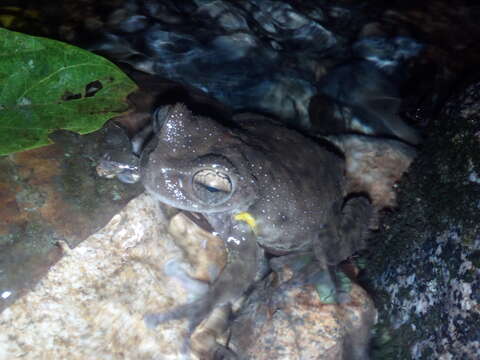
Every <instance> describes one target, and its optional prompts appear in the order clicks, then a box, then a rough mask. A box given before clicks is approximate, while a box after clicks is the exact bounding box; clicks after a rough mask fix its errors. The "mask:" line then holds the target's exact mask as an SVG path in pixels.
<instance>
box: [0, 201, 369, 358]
mask: <svg viewBox="0 0 480 360" xmlns="http://www.w3.org/2000/svg"><path fill="white" fill-rule="evenodd" d="M63 247H64V250H65V252H66V255H65V256H64V257H63V258H62V259H61V260H60V261H59V262H58V263H57V264H56V265H55V266H53V267H52V268H51V269H50V271H49V273H48V274H47V276H46V277H45V278H44V279H43V280H42V281H41V282H40V283H39V284H38V285H37V286H36V287H35V288H34V289H33V290H32V291H31V292H30V293H28V294H27V295H26V296H24V297H23V298H21V299H19V300H18V301H17V302H16V303H15V304H13V305H12V306H11V307H9V308H8V309H6V310H5V311H4V312H3V313H2V314H0V360H3V359H5V360H7V359H8V360H10V359H16V358H22V359H35V360H37V359H49V360H50V359H69V360H71V359H72V360H75V359H82V360H83V359H102V360H103V359H162V360H164V359H165V360H168V359H180V360H181V359H187V358H190V359H198V357H196V356H195V355H194V356H191V357H188V356H187V355H186V354H184V353H182V349H184V345H185V334H186V330H187V321H186V320H175V321H170V322H167V323H164V324H161V325H159V326H158V327H157V328H155V329H150V328H148V327H146V326H145V323H144V320H143V317H144V315H145V314H147V313H152V312H153V313H158V312H163V311H166V310H168V309H171V308H172V307H174V306H176V305H180V304H184V303H185V302H188V301H192V300H193V299H195V298H198V297H199V296H202V295H203V294H204V293H205V292H206V290H207V282H209V281H212V279H213V277H214V276H216V274H217V273H218V272H219V271H220V270H221V268H222V267H223V265H224V262H225V258H226V257H225V250H224V248H223V244H222V242H221V241H220V240H219V239H218V238H215V237H213V236H211V235H210V234H209V233H208V232H206V231H204V230H201V229H200V228H198V227H196V226H193V222H192V221H191V220H190V219H189V218H187V217H186V216H185V215H183V214H182V213H178V214H176V215H175V216H173V217H172V218H171V219H170V220H167V218H166V217H165V215H164V212H163V211H162V210H161V209H160V208H159V207H158V206H157V205H156V204H155V203H154V202H153V201H152V200H151V198H150V197H148V196H147V195H141V196H139V197H138V198H136V199H134V200H133V201H131V202H130V203H129V204H128V206H127V207H126V208H125V209H124V211H122V212H121V213H120V214H118V215H116V216H115V217H114V218H113V219H112V220H111V221H110V223H109V224H108V225H107V226H106V227H105V228H104V229H102V230H101V231H100V232H98V233H97V234H95V235H92V236H91V237H89V238H88V239H86V240H85V241H84V242H82V243H81V244H80V245H79V246H77V247H76V248H75V249H73V250H71V249H69V248H68V247H67V246H66V245H63ZM272 276H273V275H272ZM193 278H195V279H193ZM275 291H277V295H276V296H277V297H278V296H280V297H281V298H282V299H288V301H286V302H285V303H284V304H285V307H282V309H279V310H278V311H276V312H275V313H274V314H272V315H271V316H270V317H268V316H267V315H266V313H265V311H266V310H268V308H267V307H265V308H261V307H260V308H259V311H263V315H262V316H259V317H258V318H255V319H254V320H255V321H251V322H246V323H244V324H243V325H242V329H243V331H245V332H246V333H248V334H249V335H251V336H252V337H251V338H250V339H251V340H252V339H255V341H251V342H250V343H248V350H247V347H244V348H242V352H243V351H247V352H248V353H249V354H250V355H252V354H255V356H253V355H252V357H251V358H252V359H293V358H295V356H300V355H298V354H304V352H301V353H299V352H298V351H299V350H298V349H299V346H300V348H305V350H304V351H314V352H312V354H315V356H310V357H308V356H307V357H302V359H303V358H305V359H342V356H343V351H344V349H345V347H344V346H343V344H344V343H345V342H348V343H351V342H352V341H360V343H362V342H365V341H366V340H365V339H367V340H368V331H366V330H365V329H366V325H365V324H367V323H368V324H370V323H369V321H370V322H371V316H372V311H374V310H372V309H373V307H372V306H373V305H372V303H371V300H370V299H369V298H368V296H367V295H366V293H365V292H364V291H363V290H362V289H361V288H359V287H357V286H355V287H354V288H353V290H352V292H351V294H350V295H351V302H350V303H348V304H346V305H342V306H335V305H322V304H321V303H320V301H319V299H318V295H317V294H316V292H315V290H313V288H312V287H311V286H310V288H309V287H308V286H306V287H305V286H303V287H293V288H291V289H289V290H287V291H285V292H283V293H281V294H280V293H278V290H276V288H273V290H271V292H272V293H275ZM228 315H229V310H228V308H226V307H225V308H217V309H215V311H214V312H213V313H212V315H211V316H210V317H209V318H208V319H207V320H206V321H205V322H204V323H203V324H201V325H200V326H199V328H198V329H197V331H196V332H195V333H194V334H193V336H192V338H191V347H192V349H193V350H194V352H195V354H200V358H202V359H207V358H206V357H204V355H202V354H209V353H210V352H211V349H212V348H213V347H214V346H215V342H216V340H217V339H219V340H220V342H222V340H223V343H224V342H225V338H226V333H225V329H226V327H227V325H228V321H227V319H228ZM362 324H363V325H362ZM362 326H363V328H362ZM360 330H362V331H363V333H360V332H359V331H360ZM222 334H223V336H222ZM358 334H360V335H361V336H357V335H358ZM362 344H363V343H362ZM233 345H234V348H235V347H237V350H238V346H240V345H241V344H239V343H237V344H233ZM246 345H247V344H246ZM280 348H281V349H283V350H282V351H279V350H278V349H280ZM302 351H303V350H302ZM305 354H306V352H305ZM289 356H293V357H289ZM301 356H303V355H301Z"/></svg>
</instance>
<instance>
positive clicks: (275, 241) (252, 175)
mask: <svg viewBox="0 0 480 360" xmlns="http://www.w3.org/2000/svg"><path fill="white" fill-rule="evenodd" d="M235 124H236V127H233V128H230V127H226V126H224V125H222V124H220V123H218V122H215V121H214V120H212V119H208V118H203V117H197V116H194V115H192V114H191V113H190V111H189V110H188V109H187V108H186V107H185V106H183V105H181V104H177V105H175V106H169V107H164V108H161V109H160V110H159V111H157V112H156V114H155V123H154V128H155V129H156V131H155V132H156V133H157V134H156V138H155V140H156V147H155V148H154V150H153V151H150V152H149V151H148V149H147V150H146V151H144V156H143V157H142V179H143V183H144V185H145V187H146V189H147V191H148V192H149V193H150V194H152V195H153V196H154V197H155V198H157V199H158V200H159V201H161V202H163V203H166V204H168V205H170V206H173V207H176V208H180V209H183V210H187V211H191V212H197V213H201V214H203V216H204V217H205V218H206V219H207V220H208V221H209V223H210V224H211V226H212V228H213V229H214V231H215V232H216V233H218V235H219V236H220V237H221V238H223V239H224V240H225V243H226V245H227V249H228V252H229V261H228V264H227V266H226V267H225V269H224V270H223V272H222V273H221V274H220V276H219V277H218V278H217V280H216V282H215V283H214V284H213V286H212V287H211V291H210V295H209V296H208V297H209V298H210V299H211V300H209V301H208V304H207V302H205V301H204V302H201V303H200V302H198V303H197V304H194V309H193V310H187V308H186V307H185V308H184V309H177V310H176V312H175V313H171V314H167V315H162V316H159V317H157V318H156V319H150V320H152V321H151V322H152V324H153V325H155V324H156V323H159V322H163V321H167V320H170V319H173V318H179V317H184V316H191V317H194V318H195V317H197V318H198V317H200V316H201V314H203V315H205V313H206V312H209V311H210V310H211V308H212V307H213V306H219V305H222V304H224V303H226V302H229V301H233V300H235V299H236V298H237V297H239V296H241V295H242V294H243V292H244V291H245V290H246V289H247V287H248V286H249V285H250V284H251V283H252V282H253V280H254V276H255V272H256V267H257V261H258V259H257V254H258V246H257V244H258V245H260V247H262V248H263V249H265V250H266V251H267V252H270V253H273V254H276V255H282V254H287V253H291V252H297V251H309V250H312V249H314V251H315V253H316V255H317V258H318V260H319V263H320V268H323V269H326V268H327V266H328V265H336V264H337V263H338V262H340V261H341V260H344V259H345V258H346V257H348V256H350V255H352V254H353V252H355V251H357V250H359V249H360V248H361V247H363V234H362V233H363V232H364V231H365V229H366V227H367V223H368V218H369V215H370V212H369V202H368V201H367V200H366V199H365V198H354V199H352V201H349V202H347V203H344V198H345V195H346V194H345V190H344V189H345V179H344V159H343V157H342V155H341V154H340V153H339V152H337V151H336V149H335V148H334V147H333V146H331V145H329V144H326V143H325V144H321V143H319V142H317V141H314V140H312V139H310V138H308V137H306V136H304V135H302V134H300V133H299V132H297V131H294V130H291V129H287V128H285V127H283V126H281V125H278V124H276V123H274V122H272V121H269V120H268V119H265V118H261V117H258V116H256V115H251V114H243V115H241V116H238V117H237V118H236V119H235ZM152 147H153V146H152ZM203 169H215V170H218V171H221V172H222V173H223V174H226V175H227V176H228V178H229V179H230V182H231V187H232V191H231V193H230V195H229V196H228V197H227V198H226V199H225V201H223V202H221V203H219V204H215V205H211V204H206V203H204V202H202V201H201V200H200V199H199V198H198V197H197V196H196V195H195V189H194V184H193V180H192V179H193V176H194V175H195V174H196V173H198V172H199V171H201V170H203ZM243 212H248V213H249V214H251V215H252V217H253V218H254V219H255V221H256V226H255V228H254V229H253V231H252V228H251V226H248V225H247V224H246V223H245V222H243V221H238V220H235V215H236V214H239V213H243ZM356 220H359V221H356ZM357 223H359V225H357ZM199 321H200V319H197V320H194V321H193V323H192V326H196V324H197V323H198V322H199Z"/></svg>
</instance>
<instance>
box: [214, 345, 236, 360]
mask: <svg viewBox="0 0 480 360" xmlns="http://www.w3.org/2000/svg"><path fill="white" fill-rule="evenodd" d="M238 359H239V357H238V355H237V354H235V352H233V351H232V350H230V349H229V348H228V347H226V346H223V345H220V344H218V345H217V347H216V349H215V352H214V353H213V360H238Z"/></svg>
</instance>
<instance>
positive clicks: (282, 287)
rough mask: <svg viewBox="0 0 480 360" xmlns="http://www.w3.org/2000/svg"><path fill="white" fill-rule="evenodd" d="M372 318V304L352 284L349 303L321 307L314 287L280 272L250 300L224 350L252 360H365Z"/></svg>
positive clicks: (285, 270)
mask: <svg viewBox="0 0 480 360" xmlns="http://www.w3.org/2000/svg"><path fill="white" fill-rule="evenodd" d="M375 318H376V310H375V307H374V304H373V301H372V299H371V298H370V297H369V296H368V294H367V293H366V292H365V290H363V289H362V288H361V287H360V286H358V285H357V284H353V286H352V287H351V291H350V293H349V300H348V302H346V303H343V304H336V305H329V304H323V303H322V302H321V301H320V298H319V295H318V293H317V290H316V288H315V286H314V285H313V284H308V283H302V281H299V279H298V274H296V275H295V276H294V275H293V274H292V271H291V269H282V270H281V272H280V273H279V274H278V273H277V274H272V275H270V277H269V278H267V279H266V280H264V281H263V282H262V283H261V284H260V285H259V286H257V287H256V288H255V290H254V292H253V293H252V294H251V295H250V297H249V298H248V300H247V303H246V304H245V305H244V307H243V308H242V309H241V311H240V314H239V316H238V318H236V319H235V321H234V323H233V325H232V330H231V334H230V344H229V345H230V346H231V347H232V348H233V349H235V350H236V351H237V352H238V353H239V354H241V356H243V357H242V358H245V359H252V360H253V359H255V360H266V359H279V360H287V359H317V360H327V359H328V360H334V359H335V360H342V359H367V358H368V352H369V341H370V330H371V328H372V325H373V324H374V322H375Z"/></svg>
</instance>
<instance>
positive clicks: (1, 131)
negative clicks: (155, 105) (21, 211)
mask: <svg viewBox="0 0 480 360" xmlns="http://www.w3.org/2000/svg"><path fill="white" fill-rule="evenodd" d="M134 90H136V85H135V83H133V81H131V80H130V79H129V78H128V77H127V76H126V75H125V74H124V73H123V72H122V71H121V70H120V69H119V68H117V67H116V66H115V65H114V64H112V63H111V62H109V61H108V60H106V59H104V58H102V57H100V56H97V55H94V54H92V53H90V52H88V51H85V50H82V49H79V48H77V47H75V46H71V45H67V44H65V43H62V42H59V41H55V40H50V39H45V38H40V37H34V36H28V35H24V34H20V33H17V32H13V31H8V30H5V29H0V155H4V154H8V153H12V152H16V151H21V150H27V149H33V148H37V147H40V146H44V145H47V144H50V143H51V141H50V140H49V139H48V134H49V133H51V132H52V131H55V130H58V129H64V130H70V131H74V132H77V133H80V134H87V133H90V132H93V131H95V130H98V129H99V128H101V127H102V125H103V124H104V123H105V122H106V121H107V120H108V119H110V118H112V117H114V116H117V115H119V114H121V113H122V112H125V111H126V110H127V109H128V105H127V103H126V101H125V99H126V97H127V95H128V94H129V93H131V92H133V91H134Z"/></svg>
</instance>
